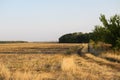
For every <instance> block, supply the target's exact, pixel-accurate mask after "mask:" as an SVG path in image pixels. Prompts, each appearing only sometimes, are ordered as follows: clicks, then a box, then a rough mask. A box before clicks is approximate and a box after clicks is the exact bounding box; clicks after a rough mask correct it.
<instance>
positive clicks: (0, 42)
mask: <svg viewBox="0 0 120 80" xmlns="http://www.w3.org/2000/svg"><path fill="white" fill-rule="evenodd" d="M2 43H27V41H0V44H2Z"/></svg>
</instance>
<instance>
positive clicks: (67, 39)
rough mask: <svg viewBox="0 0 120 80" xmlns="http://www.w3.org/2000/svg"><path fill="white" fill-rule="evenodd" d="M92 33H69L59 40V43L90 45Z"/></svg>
mask: <svg viewBox="0 0 120 80" xmlns="http://www.w3.org/2000/svg"><path fill="white" fill-rule="evenodd" d="M92 37H93V34H92V33H82V32H76V33H69V34H65V35H63V36H61V37H60V38H59V43H88V42H89V40H90V39H92Z"/></svg>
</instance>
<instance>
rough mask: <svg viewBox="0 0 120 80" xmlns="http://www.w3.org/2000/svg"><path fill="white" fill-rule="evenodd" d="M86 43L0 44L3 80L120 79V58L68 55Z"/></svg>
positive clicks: (106, 54)
mask: <svg viewBox="0 0 120 80" xmlns="http://www.w3.org/2000/svg"><path fill="white" fill-rule="evenodd" d="M76 46H86V44H58V43H16V44H0V80H120V55H118V54H113V53H112V52H108V53H107V52H106V53H102V54H101V55H99V56H94V55H92V54H90V53H84V55H83V56H79V55H77V54H75V53H74V52H73V54H70V55H67V54H66V53H67V51H68V50H69V48H71V47H76Z"/></svg>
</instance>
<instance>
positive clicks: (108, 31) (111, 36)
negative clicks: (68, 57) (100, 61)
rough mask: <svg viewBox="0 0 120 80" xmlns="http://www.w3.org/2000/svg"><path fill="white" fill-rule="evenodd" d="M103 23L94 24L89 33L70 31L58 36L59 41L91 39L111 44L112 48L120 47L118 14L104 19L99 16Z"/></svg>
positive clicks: (102, 16)
mask: <svg viewBox="0 0 120 80" xmlns="http://www.w3.org/2000/svg"><path fill="white" fill-rule="evenodd" d="M99 19H100V21H101V22H102V24H103V25H97V26H95V29H94V30H93V31H92V32H91V33H82V32H79V33H70V34H65V35H63V36H61V37H60V38H59V43H88V42H89V41H90V40H91V39H92V40H93V41H95V42H96V43H97V42H105V43H108V44H111V45H112V47H113V48H116V49H120V15H114V16H112V17H110V19H106V17H105V15H101V16H100V18H99Z"/></svg>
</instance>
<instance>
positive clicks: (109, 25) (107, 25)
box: [93, 15, 120, 47]
mask: <svg viewBox="0 0 120 80" xmlns="http://www.w3.org/2000/svg"><path fill="white" fill-rule="evenodd" d="M100 21H101V22H102V24H103V26H96V27H95V29H94V31H93V34H94V35H96V38H95V41H104V42H106V43H110V44H112V46H113V47H116V46H117V43H118V42H119V38H120V15H114V16H112V17H111V18H110V19H109V20H107V19H106V17H105V15H101V16H100Z"/></svg>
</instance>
